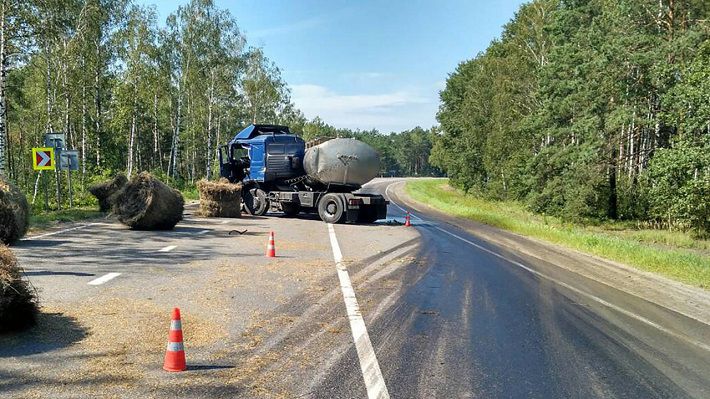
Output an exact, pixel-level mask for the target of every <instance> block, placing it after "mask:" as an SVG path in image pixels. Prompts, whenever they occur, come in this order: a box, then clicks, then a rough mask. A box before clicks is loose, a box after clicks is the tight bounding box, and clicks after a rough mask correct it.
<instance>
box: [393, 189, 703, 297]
mask: <svg viewBox="0 0 710 399" xmlns="http://www.w3.org/2000/svg"><path fill="white" fill-rule="evenodd" d="M406 191H407V194H409V196H410V197H412V198H413V199H415V200H417V201H419V202H422V203H424V204H427V205H430V206H432V207H433V208H436V209H438V210H440V211H442V212H445V213H447V214H450V215H452V216H458V217H464V218H467V219H471V220H475V221H478V222H481V223H485V224H488V225H491V226H495V227H498V228H501V229H505V230H509V231H512V232H515V233H518V234H522V235H525V236H530V237H534V238H537V239H541V240H544V241H548V242H551V243H554V244H558V245H561V246H565V247H568V248H572V249H575V250H579V251H582V252H586V253H589V254H592V255H596V256H599V257H602V258H606V259H610V260H613V261H617V262H621V263H624V264H627V265H630V266H633V267H636V268H638V269H641V270H645V271H649V272H654V273H658V274H662V275H664V276H667V277H670V278H672V279H674V280H677V281H681V282H684V283H687V284H692V285H695V286H698V287H702V288H705V289H709V288H710V255H709V254H708V250H709V249H710V241H709V240H698V239H694V238H693V237H692V236H691V235H690V234H688V233H684V232H678V231H664V230H651V229H640V228H637V227H635V226H634V225H633V224H631V223H601V224H599V225H594V226H584V225H581V224H574V223H566V222H564V221H562V220H560V219H559V218H556V217H551V216H545V215H538V214H534V213H532V212H530V211H528V210H526V209H525V208H524V207H523V206H522V205H520V204H518V203H515V202H496V201H488V200H484V199H481V198H477V197H475V196H473V195H466V194H464V193H463V192H461V191H459V190H455V189H452V188H451V187H450V186H449V185H448V182H447V181H446V180H441V179H422V180H414V181H408V182H407V184H406Z"/></svg>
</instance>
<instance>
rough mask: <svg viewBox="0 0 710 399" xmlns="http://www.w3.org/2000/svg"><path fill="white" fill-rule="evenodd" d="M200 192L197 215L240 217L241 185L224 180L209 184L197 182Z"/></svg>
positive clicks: (205, 181) (209, 182) (208, 182)
mask: <svg viewBox="0 0 710 399" xmlns="http://www.w3.org/2000/svg"><path fill="white" fill-rule="evenodd" d="M197 190H198V191H199V192H200V210H199V214H200V215H201V216H205V217H225V218H238V217H241V214H242V211H241V208H242V185H241V184H232V183H230V182H229V180H227V179H225V178H221V179H219V181H216V182H211V181H207V180H200V181H199V182H197Z"/></svg>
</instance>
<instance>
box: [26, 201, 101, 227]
mask: <svg viewBox="0 0 710 399" xmlns="http://www.w3.org/2000/svg"><path fill="white" fill-rule="evenodd" d="M101 216H104V213H102V212H99V211H97V210H96V206H91V207H78V208H72V209H63V210H61V211H48V212H37V213H33V214H32V216H31V217H30V229H42V228H46V227H49V226H51V225H53V224H55V223H58V222H78V221H81V220H86V219H93V218H97V217H101Z"/></svg>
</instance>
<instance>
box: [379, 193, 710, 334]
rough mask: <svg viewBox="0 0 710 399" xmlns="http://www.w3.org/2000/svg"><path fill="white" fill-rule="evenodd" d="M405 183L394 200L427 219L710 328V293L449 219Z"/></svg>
mask: <svg viewBox="0 0 710 399" xmlns="http://www.w3.org/2000/svg"><path fill="white" fill-rule="evenodd" d="M404 185H405V181H402V182H400V183H395V184H393V185H392V186H391V187H390V190H389V195H390V199H391V200H393V201H394V202H395V203H400V204H406V205H407V206H408V207H410V208H412V209H414V210H416V211H418V212H419V213H420V214H421V215H422V216H424V217H430V218H433V219H437V220H439V221H442V222H444V223H447V224H450V225H454V226H456V227H459V228H461V229H463V230H466V231H468V232H469V233H471V234H473V235H475V236H478V237H480V238H482V239H484V240H486V241H489V242H491V243H493V244H496V245H498V246H500V247H503V248H505V249H506V250H509V251H512V252H514V253H516V254H519V255H523V256H527V257H533V258H536V259H539V260H543V261H545V262H548V263H552V264H554V265H556V266H558V267H560V268H563V269H566V270H569V271H572V272H574V273H578V274H580V275H582V276H585V277H587V278H590V279H593V280H595V281H598V282H600V283H603V284H606V285H608V286H611V287H614V288H616V289H619V290H622V291H625V292H627V293H629V294H632V295H635V296H638V297H640V298H643V299H645V300H647V301H649V302H653V303H655V304H657V305H659V306H662V307H665V308H667V309H670V310H673V311H675V312H678V313H681V314H683V315H685V316H688V317H691V318H693V319H695V320H698V321H700V322H702V323H705V324H710V292H708V291H706V290H703V289H701V288H696V287H692V286H689V285H686V284H683V283H679V282H677V281H673V280H670V279H668V278H665V277H662V276H659V275H656V274H653V273H649V272H645V271H640V270H637V269H634V268H632V267H630V266H627V265H624V264H621V263H618V262H613V261H609V260H606V259H602V258H599V257H596V256H591V255H588V254H585V253H581V252H579V251H575V250H571V249H568V248H563V247H560V246H557V245H554V244H551V243H548V242H544V241H540V240H537V239H534V238H530V237H525V236H521V235H519V234H515V233H511V232H509V231H505V230H501V229H498V228H495V227H492V226H489V225H486V224H483V223H479V222H475V221H472V220H468V219H462V218H457V217H453V216H450V215H447V214H445V213H443V212H441V211H439V210H437V209H435V208H432V207H430V206H428V205H426V204H422V203H420V202H418V201H416V200H414V199H412V198H411V197H410V196H408V195H407V193H406V190H404Z"/></svg>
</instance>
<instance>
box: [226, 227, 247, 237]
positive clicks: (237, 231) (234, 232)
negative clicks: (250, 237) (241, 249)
mask: <svg viewBox="0 0 710 399" xmlns="http://www.w3.org/2000/svg"><path fill="white" fill-rule="evenodd" d="M246 232H247V229H244V231H239V230H230V231H229V233H228V234H227V235H230V236H231V235H235V234H237V233H238V234H239V235H242V234H244V233H246Z"/></svg>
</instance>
